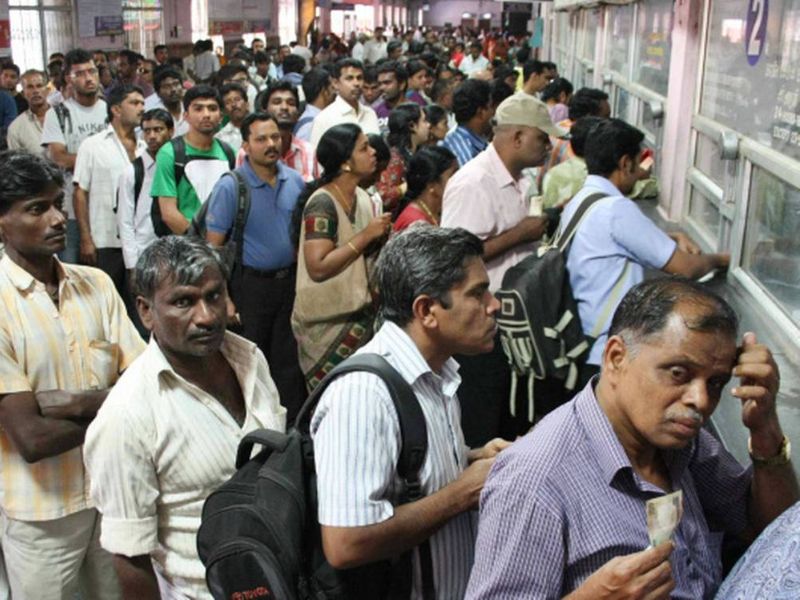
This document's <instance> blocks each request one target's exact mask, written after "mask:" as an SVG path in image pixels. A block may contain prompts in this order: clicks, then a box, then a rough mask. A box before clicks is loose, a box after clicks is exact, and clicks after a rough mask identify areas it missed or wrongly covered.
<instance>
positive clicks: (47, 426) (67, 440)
mask: <svg viewBox="0 0 800 600" xmlns="http://www.w3.org/2000/svg"><path fill="white" fill-rule="evenodd" d="M87 425H88V421H76V420H72V419H54V418H49V417H46V416H44V415H43V414H42V413H41V412H40V409H39V404H38V402H37V400H36V396H35V395H34V394H33V393H32V392H19V393H14V394H5V395H4V396H0V427H2V428H3V430H4V431H5V432H6V433H7V434H8V437H9V438H10V439H11V443H12V444H14V447H15V448H16V449H17V451H18V452H19V453H20V455H21V456H22V458H23V459H24V460H25V461H26V462H29V463H35V462H37V461H40V460H42V459H43V458H49V457H51V456H57V455H59V454H63V453H64V452H66V451H67V450H71V449H72V448H75V447H77V446H80V445H81V444H83V438H84V436H85V435H86V427H87Z"/></svg>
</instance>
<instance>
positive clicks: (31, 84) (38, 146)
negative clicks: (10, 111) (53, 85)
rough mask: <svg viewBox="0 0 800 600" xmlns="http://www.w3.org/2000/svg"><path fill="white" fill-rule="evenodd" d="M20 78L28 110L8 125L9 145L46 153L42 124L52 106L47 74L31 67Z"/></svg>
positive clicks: (13, 148)
mask: <svg viewBox="0 0 800 600" xmlns="http://www.w3.org/2000/svg"><path fill="white" fill-rule="evenodd" d="M20 79H21V81H22V95H23V96H25V100H26V101H27V102H28V110H26V111H25V112H23V113H22V114H21V115H19V116H18V117H17V118H16V119H14V122H13V123H11V125H10V126H9V127H8V138H7V139H8V147H9V149H11V150H27V151H28V152H33V153H34V154H41V155H44V153H45V149H44V148H43V147H42V126H43V125H44V116H45V115H46V114H47V109H49V108H50V105H49V104H47V76H46V75H45V74H44V73H43V72H42V71H37V70H36V69H30V70H28V71H25V72H24V73H23V74H22V77H21V78H20Z"/></svg>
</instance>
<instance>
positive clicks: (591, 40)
mask: <svg viewBox="0 0 800 600" xmlns="http://www.w3.org/2000/svg"><path fill="white" fill-rule="evenodd" d="M583 13H584V15H585V16H584V21H583V31H584V37H583V52H582V53H581V56H582V57H583V58H585V59H587V60H590V61H594V59H595V55H594V53H595V49H596V48H597V45H596V42H597V30H598V29H599V28H600V11H599V10H584V11H583Z"/></svg>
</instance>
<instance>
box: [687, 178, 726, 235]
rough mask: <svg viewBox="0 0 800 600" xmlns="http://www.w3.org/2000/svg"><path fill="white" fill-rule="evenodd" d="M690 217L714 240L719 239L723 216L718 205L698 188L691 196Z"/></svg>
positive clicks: (693, 189)
mask: <svg viewBox="0 0 800 600" xmlns="http://www.w3.org/2000/svg"><path fill="white" fill-rule="evenodd" d="M689 217H690V218H691V219H692V221H694V222H695V224H697V226H698V227H700V228H701V229H704V230H705V231H707V232H709V234H710V237H711V238H712V239H715V240H716V239H717V238H718V237H719V226H720V223H721V220H722V219H721V215H720V212H719V208H718V207H717V205H716V204H715V203H714V202H712V201H711V200H710V199H709V198H707V197H706V196H704V195H703V194H702V193H701V192H700V191H699V190H697V189H696V188H694V187H693V188H692V191H691V194H690V196H689Z"/></svg>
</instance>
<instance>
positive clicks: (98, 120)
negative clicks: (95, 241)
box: [41, 48, 107, 263]
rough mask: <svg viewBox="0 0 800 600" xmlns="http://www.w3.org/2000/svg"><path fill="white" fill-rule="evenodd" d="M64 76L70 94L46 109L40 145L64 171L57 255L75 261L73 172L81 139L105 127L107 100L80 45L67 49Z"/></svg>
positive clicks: (89, 56)
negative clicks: (61, 245)
mask: <svg viewBox="0 0 800 600" xmlns="http://www.w3.org/2000/svg"><path fill="white" fill-rule="evenodd" d="M64 77H65V80H66V83H69V84H70V85H71V87H72V97H71V98H68V99H66V100H64V102H62V103H61V104H59V105H58V106H56V107H53V108H51V109H49V110H48V111H47V114H46V115H45V117H44V125H43V126H42V140H41V144H42V146H45V147H46V148H47V154H48V156H49V157H50V158H51V159H52V160H53V162H55V163H56V164H57V165H58V166H59V167H61V168H62V169H63V170H64V171H65V178H64V181H65V182H66V183H65V185H64V206H65V208H66V211H67V246H66V249H65V250H64V251H63V252H61V254H60V255H59V257H60V258H61V259H62V260H63V261H64V262H69V263H77V262H78V250H79V245H80V236H79V232H78V222H77V220H76V219H75V211H74V209H73V206H72V191H73V184H72V174H73V169H74V168H75V157H76V156H77V154H78V147H79V146H80V145H81V142H83V140H85V139H86V138H88V137H89V136H90V135H92V134H95V133H97V132H99V131H102V130H103V129H105V128H106V117H107V109H106V103H105V101H104V100H103V99H102V97H101V95H100V94H99V89H100V78H99V75H98V71H97V67H96V66H95V64H94V61H93V60H92V55H91V54H89V52H87V51H86V50H84V49H83V48H76V49H74V50H70V51H69V52H67V55H66V56H65V57H64Z"/></svg>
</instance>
